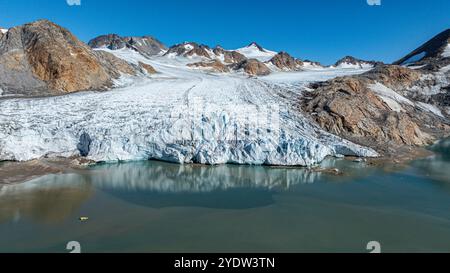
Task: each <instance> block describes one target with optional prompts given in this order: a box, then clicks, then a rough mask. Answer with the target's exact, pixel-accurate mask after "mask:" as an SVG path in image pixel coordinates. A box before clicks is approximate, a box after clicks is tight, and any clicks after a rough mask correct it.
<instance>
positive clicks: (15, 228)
mask: <svg viewBox="0 0 450 273" xmlns="http://www.w3.org/2000/svg"><path fill="white" fill-rule="evenodd" d="M434 149H435V151H436V152H438V154H437V156H435V157H433V158H428V159H423V160H418V161H415V162H412V163H411V164H409V165H407V166H395V165H391V164H386V165H384V166H368V165H366V164H365V163H356V162H351V161H347V160H344V159H336V160H328V161H327V162H325V163H324V165H325V166H326V167H333V168H339V169H340V170H341V171H342V172H343V175H341V176H336V175H331V174H326V173H317V172H310V171H308V170H305V169H296V168H269V167H251V166H234V165H226V166H215V167H206V166H180V165H174V164H168V163H162V162H152V161H150V162H135V163H123V164H114V165H98V166H95V167H93V168H91V169H89V170H86V171H80V172H78V173H74V174H64V175H48V176H45V177H42V178H39V179H36V180H34V181H32V182H29V183H25V184H20V185H13V186H5V187H2V188H1V189H0V252H62V253H64V252H67V250H66V244H67V243H68V242H69V241H78V242H80V244H81V246H82V251H83V252H367V250H366V245H367V243H368V242H369V241H378V242H380V244H381V247H382V251H384V252H423V251H425V252H450V141H447V142H442V143H441V144H440V145H437V146H436V147H434ZM81 216H87V217H89V220H88V221H85V222H81V221H79V218H80V217H81Z"/></svg>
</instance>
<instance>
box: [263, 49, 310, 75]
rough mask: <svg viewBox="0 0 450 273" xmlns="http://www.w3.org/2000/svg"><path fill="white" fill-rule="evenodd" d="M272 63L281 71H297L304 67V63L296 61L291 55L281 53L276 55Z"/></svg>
mask: <svg viewBox="0 0 450 273" xmlns="http://www.w3.org/2000/svg"><path fill="white" fill-rule="evenodd" d="M270 62H271V63H272V64H273V65H275V66H276V67H278V68H279V69H281V70H291V71H292V70H297V69H299V68H300V67H301V66H302V65H303V62H302V61H300V60H297V59H294V58H293V57H292V56H291V55H289V54H288V53H286V52H280V53H278V54H277V55H275V56H274V57H273V58H272V59H271V60H270Z"/></svg>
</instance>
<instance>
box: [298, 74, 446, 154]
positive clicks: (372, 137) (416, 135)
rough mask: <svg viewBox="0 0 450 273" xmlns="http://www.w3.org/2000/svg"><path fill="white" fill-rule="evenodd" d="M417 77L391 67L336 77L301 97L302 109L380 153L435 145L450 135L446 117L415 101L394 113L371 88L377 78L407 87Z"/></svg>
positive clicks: (328, 127)
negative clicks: (428, 110)
mask: <svg viewBox="0 0 450 273" xmlns="http://www.w3.org/2000/svg"><path fill="white" fill-rule="evenodd" d="M387 75H389V76H387ZM389 77H392V78H389ZM416 77H417V75H415V74H414V73H412V72H411V71H409V70H407V71H404V70H403V69H402V68H400V67H397V66H392V67H385V69H381V68H380V69H379V70H375V71H374V72H373V73H372V72H369V73H367V74H365V75H361V76H354V77H342V78H336V79H333V80H330V81H327V82H324V83H319V84H318V85H317V86H315V88H316V89H315V91H313V92H311V93H309V94H308V95H309V96H308V97H307V98H305V99H303V100H302V102H301V104H302V109H303V110H304V111H305V112H306V113H308V114H310V115H311V117H312V119H314V120H315V121H316V122H317V123H318V124H319V125H320V126H321V127H322V128H323V129H325V130H327V131H328V132H331V133H333V134H336V135H339V136H342V137H344V138H346V139H349V140H351V141H354V142H356V143H360V144H362V145H365V146H368V147H372V148H374V149H376V150H377V151H378V152H380V153H382V154H383V153H384V154H386V153H387V152H388V151H389V150H395V149H392V148H393V147H396V146H399V145H406V146H422V145H427V144H431V143H432V142H433V141H434V140H435V139H436V138H438V137H442V135H443V134H444V135H445V134H448V130H449V128H450V127H448V125H446V124H445V121H443V120H442V119H440V118H438V117H436V116H434V115H432V114H430V113H426V112H423V111H419V110H418V109H417V108H415V107H414V106H412V105H402V106H403V107H404V111H394V110H392V109H391V108H390V107H389V105H388V104H386V102H385V101H384V100H383V98H382V97H381V96H380V95H378V94H376V92H375V91H373V90H372V89H371V88H370V85H371V84H374V83H376V82H380V83H381V82H382V83H384V84H386V85H392V86H402V85H408V84H409V83H410V82H411V81H414V80H415V79H416ZM395 81H399V82H398V83H397V82H395ZM393 92H394V91H393Z"/></svg>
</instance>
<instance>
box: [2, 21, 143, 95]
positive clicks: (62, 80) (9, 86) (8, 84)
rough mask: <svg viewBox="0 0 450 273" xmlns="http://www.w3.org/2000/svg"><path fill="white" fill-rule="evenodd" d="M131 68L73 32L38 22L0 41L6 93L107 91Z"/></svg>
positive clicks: (16, 30)
mask: <svg viewBox="0 0 450 273" xmlns="http://www.w3.org/2000/svg"><path fill="white" fill-rule="evenodd" d="M120 73H127V74H133V73H134V69H133V68H132V66H130V65H128V64H125V63H124V62H122V61H120V60H118V59H117V58H116V57H114V56H112V55H106V54H98V53H96V52H94V51H92V50H91V49H90V48H89V47H88V46H87V45H85V44H84V43H82V42H81V41H79V40H78V39H77V38H76V37H75V36H74V35H73V34H72V33H70V32H69V31H68V30H66V29H65V28H62V27H60V26H58V25H56V24H54V23H52V22H50V21H47V20H41V21H37V22H34V23H30V24H26V25H23V26H19V27H15V28H12V29H10V30H9V31H8V33H7V34H6V35H4V36H2V38H1V39H0V86H1V87H2V89H3V91H4V92H5V94H12V95H14V94H17V95H25V96H34V95H47V94H60V93H67V92H75V91H82V90H104V89H107V88H110V87H111V86H112V84H113V81H112V80H113V79H114V78H117V77H118V76H119V75H120Z"/></svg>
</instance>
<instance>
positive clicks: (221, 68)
mask: <svg viewBox="0 0 450 273" xmlns="http://www.w3.org/2000/svg"><path fill="white" fill-rule="evenodd" d="M188 66H189V67H196V68H204V69H208V70H212V71H214V72H221V73H225V72H230V69H229V68H228V67H227V66H226V65H224V64H223V63H222V62H221V61H219V60H213V61H206V62H198V63H192V64H188Z"/></svg>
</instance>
